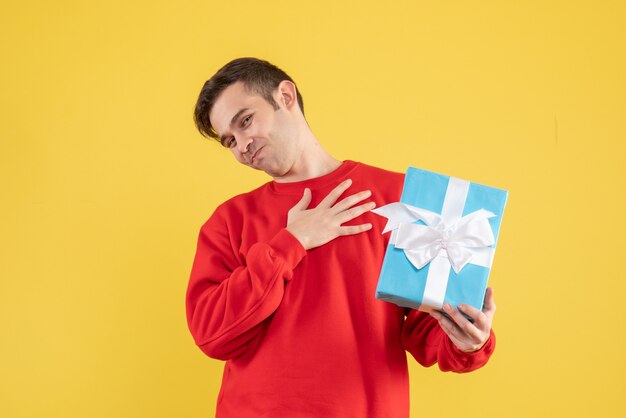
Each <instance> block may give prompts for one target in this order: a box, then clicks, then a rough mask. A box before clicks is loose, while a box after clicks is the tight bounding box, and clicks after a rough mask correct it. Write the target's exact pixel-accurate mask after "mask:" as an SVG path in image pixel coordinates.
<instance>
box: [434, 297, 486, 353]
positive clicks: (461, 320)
mask: <svg viewBox="0 0 626 418" xmlns="http://www.w3.org/2000/svg"><path fill="white" fill-rule="evenodd" d="M443 310H444V311H445V312H446V313H447V314H448V315H449V316H450V318H451V319H452V321H454V323H455V324H456V325H457V326H458V327H459V329H460V330H461V331H463V332H464V333H465V334H466V335H467V336H468V337H470V340H471V341H473V342H474V343H479V342H481V340H482V332H481V330H482V328H481V329H478V327H477V326H476V325H474V324H472V323H471V322H470V321H469V320H468V319H467V318H465V317H464V316H463V314H462V313H461V312H460V311H458V310H456V309H454V308H453V307H452V306H451V305H450V304H449V303H446V304H444V305H443ZM481 315H482V313H481Z"/></svg>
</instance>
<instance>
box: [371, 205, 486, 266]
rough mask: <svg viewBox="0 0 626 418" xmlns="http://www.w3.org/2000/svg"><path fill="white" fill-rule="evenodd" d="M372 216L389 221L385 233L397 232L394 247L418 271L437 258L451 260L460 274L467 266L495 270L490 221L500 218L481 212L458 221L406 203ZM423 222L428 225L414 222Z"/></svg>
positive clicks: (382, 208) (392, 239) (376, 210)
mask: <svg viewBox="0 0 626 418" xmlns="http://www.w3.org/2000/svg"><path fill="white" fill-rule="evenodd" d="M372 212H374V213H376V214H378V215H381V216H384V217H386V218H388V221H387V225H385V230H384V231H383V233H385V232H388V231H394V232H392V235H391V243H392V244H393V245H394V246H395V247H396V248H400V249H402V250H404V253H405V254H406V256H407V258H408V259H409V261H410V262H411V264H413V265H414V266H415V267H417V268H418V269H421V268H422V267H424V266H425V265H426V264H428V263H429V262H431V261H432V260H433V259H434V258H435V257H437V256H442V257H447V258H448V259H449V260H450V264H451V265H452V268H453V269H454V271H455V272H456V273H457V274H458V273H459V272H460V271H461V270H462V269H463V267H465V265H466V264H468V263H470V262H471V263H472V264H478V265H481V266H484V267H491V262H492V260H493V253H494V248H492V247H489V246H490V245H493V244H495V238H494V236H493V231H492V230H491V225H490V224H489V221H488V220H487V219H489V218H493V217H494V216H496V215H495V214H494V213H492V212H489V211H488V210H485V209H479V210H477V211H475V212H472V213H470V214H467V215H465V216H463V217H461V218H457V219H456V220H454V221H446V220H444V219H443V218H442V216H441V215H439V214H437V213H435V212H431V211H429V210H425V209H421V208H416V207H414V206H411V205H407V204H405V203H400V202H396V203H391V204H388V205H385V206H382V207H380V208H377V209H374V210H373V211H372ZM418 220H421V221H422V222H424V223H425V224H426V225H417V224H415V223H413V222H415V221H418Z"/></svg>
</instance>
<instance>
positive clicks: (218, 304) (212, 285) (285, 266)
mask: <svg viewBox="0 0 626 418" xmlns="http://www.w3.org/2000/svg"><path fill="white" fill-rule="evenodd" d="M231 234H232V233H229V230H228V226H227V223H226V221H225V219H224V218H222V217H220V216H218V215H217V214H216V213H215V214H214V215H213V216H211V218H210V219H209V220H208V221H207V222H206V223H205V224H204V225H203V226H202V228H201V230H200V234H199V237H198V245H197V250H196V255H195V259H194V262H193V267H192V271H191V277H190V279H189V286H188V288H187V295H186V308H187V323H188V326H189V329H190V331H191V334H192V335H193V337H194V340H195V342H196V344H197V345H198V346H199V347H200V349H201V350H202V351H203V352H204V353H205V354H207V355H208V356H209V357H213V358H217V359H220V360H229V359H232V358H235V357H237V356H239V355H241V354H242V353H243V352H244V351H245V349H246V347H247V345H248V344H249V343H250V342H251V341H252V340H253V339H254V338H255V337H256V336H257V335H258V334H259V333H260V331H261V329H262V323H263V321H264V320H266V319H267V318H268V317H269V316H270V315H271V314H272V313H273V312H274V311H275V310H276V309H277V308H278V306H279V305H280V303H281V300H282V297H283V294H284V286H285V282H286V281H289V280H291V277H292V274H293V269H294V268H295V267H296V265H298V263H299V262H300V260H302V258H303V257H304V256H305V254H306V250H305V249H304V247H302V245H301V244H300V242H299V241H298V240H297V239H296V238H295V237H294V236H293V235H291V233H289V232H288V231H287V230H286V229H281V230H280V231H279V232H278V233H277V234H276V235H275V236H274V237H273V238H272V239H271V240H270V241H269V242H258V243H255V244H253V245H252V246H250V248H249V250H248V251H247V253H246V254H240V253H239V252H238V249H237V248H236V245H233V237H232V236H231ZM235 241H236V239H235ZM234 247H235V248H234Z"/></svg>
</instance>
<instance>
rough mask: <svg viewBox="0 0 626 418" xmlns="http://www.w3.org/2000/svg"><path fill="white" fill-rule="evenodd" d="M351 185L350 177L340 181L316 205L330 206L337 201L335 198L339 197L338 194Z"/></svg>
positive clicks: (319, 206) (320, 206) (321, 206)
mask: <svg viewBox="0 0 626 418" xmlns="http://www.w3.org/2000/svg"><path fill="white" fill-rule="evenodd" d="M351 185H352V180H350V179H348V180H344V181H342V182H341V183H339V186H337V187H335V188H334V189H332V190H331V191H330V193H328V195H326V197H325V198H324V200H322V201H321V202H320V204H319V205H318V206H317V207H318V208H330V207H332V206H333V205H334V204H335V202H336V201H337V199H339V196H341V195H342V194H343V192H345V191H346V190H347V189H348V187H350V186H351Z"/></svg>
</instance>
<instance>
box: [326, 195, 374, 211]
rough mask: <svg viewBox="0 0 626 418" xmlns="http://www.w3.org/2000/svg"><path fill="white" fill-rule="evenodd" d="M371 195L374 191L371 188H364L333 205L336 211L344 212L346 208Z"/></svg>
mask: <svg viewBox="0 0 626 418" xmlns="http://www.w3.org/2000/svg"><path fill="white" fill-rule="evenodd" d="M371 195H372V192H371V191H369V190H364V191H362V192H359V193H356V194H353V195H352V196H348V197H346V198H345V199H343V200H342V201H340V202H339V203H337V204H336V205H335V206H333V210H334V212H335V213H340V212H343V211H344V210H346V209H350V208H351V207H352V206H354V205H356V204H357V203H359V202H361V201H363V200H365V199H367V198H368V197H370V196H371Z"/></svg>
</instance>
